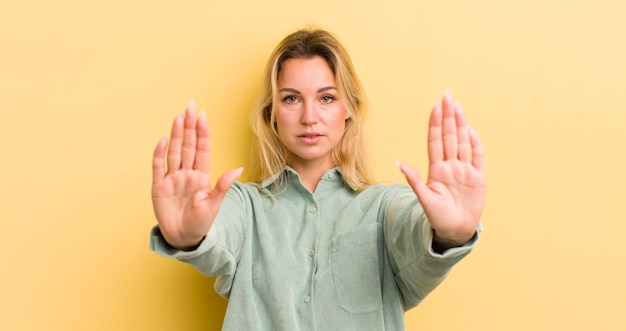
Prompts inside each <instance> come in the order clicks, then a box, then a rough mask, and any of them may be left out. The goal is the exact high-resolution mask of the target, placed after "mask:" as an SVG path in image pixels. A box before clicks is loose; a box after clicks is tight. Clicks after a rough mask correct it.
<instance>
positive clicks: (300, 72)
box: [277, 56, 335, 86]
mask: <svg viewBox="0 0 626 331" xmlns="http://www.w3.org/2000/svg"><path fill="white" fill-rule="evenodd" d="M277 78H278V81H277V83H278V85H279V86H282V85H291V84H296V85H305V86H306V85H312V84H313V85H319V84H323V85H330V86H335V75H334V73H333V71H332V70H331V68H330V66H329V65H328V63H327V62H326V60H324V59H323V58H322V57H320V56H314V57H312V58H290V59H287V60H285V61H284V62H283V63H282V66H281V70H280V72H279V73H278V77H277Z"/></svg>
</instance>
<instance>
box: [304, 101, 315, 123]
mask: <svg viewBox="0 0 626 331" xmlns="http://www.w3.org/2000/svg"><path fill="white" fill-rule="evenodd" d="M317 111H318V109H317V107H316V106H315V103H314V102H305V103H303V105H302V116H301V117H300V122H301V123H302V124H305V125H310V124H315V123H317V121H318V120H319V117H318V113H317Z"/></svg>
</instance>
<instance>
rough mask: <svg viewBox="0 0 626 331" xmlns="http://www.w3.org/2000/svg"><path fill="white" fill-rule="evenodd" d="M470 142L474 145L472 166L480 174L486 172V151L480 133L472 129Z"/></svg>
mask: <svg viewBox="0 0 626 331" xmlns="http://www.w3.org/2000/svg"><path fill="white" fill-rule="evenodd" d="M469 131H470V142H471V144H472V165H473V166H474V168H476V169H478V170H479V171H480V172H485V151H484V148H483V143H482V141H481V140H480V137H479V136H478V133H477V132H476V131H475V130H474V129H472V128H470V130H469Z"/></svg>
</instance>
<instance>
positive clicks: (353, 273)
mask: <svg viewBox="0 0 626 331" xmlns="http://www.w3.org/2000/svg"><path fill="white" fill-rule="evenodd" d="M382 244H383V243H382V234H380V235H379V233H378V225H377V224H376V223H374V224H368V225H365V226H360V227H357V228H355V229H352V230H350V231H347V232H344V233H341V234H339V235H338V236H337V238H336V239H335V241H334V242H333V246H332V250H331V266H332V270H333V281H334V283H335V290H336V291H337V297H338V300H339V306H340V307H341V308H343V309H345V310H346V311H348V312H350V313H367V312H373V311H379V310H382V308H383V299H382V289H381V284H380V267H379V261H378V250H379V247H380V246H381V245H382Z"/></svg>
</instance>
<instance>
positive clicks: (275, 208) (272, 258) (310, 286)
mask: <svg viewBox="0 0 626 331" xmlns="http://www.w3.org/2000/svg"><path fill="white" fill-rule="evenodd" d="M285 172H286V179H287V186H286V188H285V190H284V191H282V192H281V193H274V194H273V193H272V192H273V190H275V186H276V185H275V181H274V180H271V179H270V180H267V181H265V182H264V183H262V184H261V185H257V184H252V183H248V184H243V183H235V184H234V185H233V186H232V188H231V189H230V191H229V192H228V194H227V196H226V198H225V199H224V202H223V203H222V206H221V209H220V211H219V213H218V215H217V218H216V220H215V222H214V223H213V226H212V227H211V230H210V231H209V233H208V234H207V236H206V238H205V239H204V241H203V242H202V243H201V244H200V246H199V247H198V248H197V249H196V250H195V251H191V252H183V251H179V250H175V249H173V248H172V247H171V246H170V245H168V244H167V242H166V241H165V240H164V239H163V236H162V235H161V233H160V231H159V228H158V227H155V228H154V229H153V230H152V233H151V248H152V250H154V251H156V252H157V253H158V254H160V255H163V256H167V257H174V258H177V259H179V260H181V261H184V262H187V263H189V264H191V265H192V266H193V267H194V268H196V269H197V270H198V271H199V272H201V273H202V274H205V275H208V276H218V277H217V280H216V282H215V290H216V291H217V292H218V293H219V294H221V295H222V296H224V297H226V298H228V299H229V303H228V308H227V311H226V316H225V320H224V324H223V330H268V331H270V330H271V331H278V330H285V331H295V330H318V331H329V330H341V331H348V330H358V331H363V330H404V329H405V327H404V312H405V311H406V310H408V309H410V308H413V307H415V306H417V305H418V304H419V303H420V302H421V301H422V300H423V299H424V298H425V297H426V295H427V294H428V293H430V292H431V291H432V290H433V289H434V288H435V287H436V286H437V285H438V284H439V283H440V282H441V281H442V280H443V279H444V278H445V276H446V275H447V273H448V272H449V270H450V268H451V267H452V266H453V265H454V264H455V263H457V262H458V261H459V260H461V259H462V258H463V257H464V256H465V255H467V254H468V253H469V252H470V250H471V249H472V248H473V247H474V245H475V243H476V241H477V240H478V236H477V235H476V236H475V237H474V239H472V241H470V242H469V243H468V244H466V245H465V246H463V247H458V248H452V249H449V250H447V251H445V252H444V253H443V254H437V253H435V252H434V251H433V250H432V239H433V231H432V229H431V228H430V225H429V223H428V222H427V221H426V216H425V214H424V211H423V209H422V207H421V205H420V204H419V202H418V201H417V198H416V196H415V193H414V192H413V191H412V190H411V189H410V188H409V187H407V186H406V185H389V186H387V185H379V184H378V185H373V186H371V187H369V188H367V189H366V190H363V191H354V190H352V189H350V188H349V187H348V186H346V185H345V184H344V182H343V180H342V177H341V172H340V170H339V169H332V170H329V171H327V172H326V173H325V174H324V176H323V177H322V179H321V181H320V182H319V184H318V186H317V188H316V190H315V192H314V193H311V192H310V191H309V190H308V189H307V188H306V187H305V186H304V185H303V184H302V182H301V180H300V177H299V175H298V174H297V173H296V172H295V171H294V170H293V169H291V168H286V169H285ZM477 234H478V232H477Z"/></svg>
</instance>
